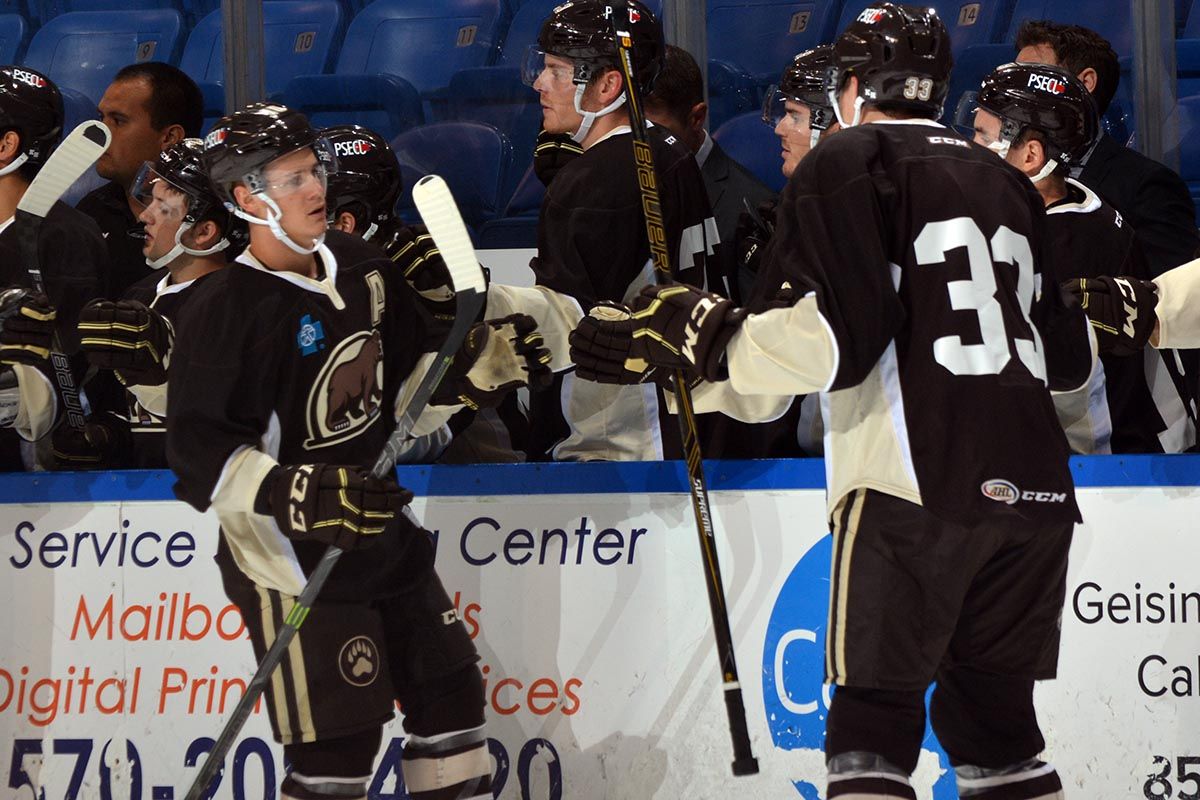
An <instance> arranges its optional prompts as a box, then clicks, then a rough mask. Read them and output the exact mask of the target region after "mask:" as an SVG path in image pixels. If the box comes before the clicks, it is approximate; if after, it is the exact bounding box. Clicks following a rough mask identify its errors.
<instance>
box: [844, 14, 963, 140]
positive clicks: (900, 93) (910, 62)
mask: <svg viewBox="0 0 1200 800" xmlns="http://www.w3.org/2000/svg"><path fill="white" fill-rule="evenodd" d="M953 64H954V59H953V57H952V56H951V54H950V33H949V31H947V30H946V25H945V23H943V22H942V20H941V18H940V17H938V14H937V11H935V10H934V9H932V8H928V7H924V6H920V7H918V6H906V5H896V4H894V3H889V2H879V3H873V4H871V5H870V6H868V7H867V8H866V9H865V10H864V11H863V12H862V13H861V14H859V15H858V16H857V17H856V18H855V20H854V21H853V22H851V23H850V25H849V26H847V27H846V30H845V31H843V32H842V35H841V36H839V37H838V39H837V41H836V42H835V43H834V45H833V65H832V66H831V67H830V69H829V72H828V74H827V77H826V82H825V89H826V93H827V94H828V95H829V100H830V103H831V104H832V106H833V109H834V113H836V114H837V115H838V121H839V122H841V123H842V125H843V126H846V127H851V126H853V125H857V124H858V122H859V120H860V119H861V112H862V105H863V104H864V103H871V104H887V105H888V106H891V107H895V108H903V109H908V110H911V111H914V112H916V113H918V114H921V115H923V116H927V117H930V118H937V117H940V116H941V114H942V106H943V105H944V104H945V102H946V93H947V91H949V87H950V69H951V67H952V66H953ZM850 75H853V76H854V77H856V78H857V79H858V97H857V98H855V111H854V119H853V120H851V121H850V122H846V121H845V120H842V119H841V109H839V108H838V104H837V93H838V92H839V91H840V90H841V88H842V85H843V84H844V83H845V82H846V79H847V77H848V76H850Z"/></svg>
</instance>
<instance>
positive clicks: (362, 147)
mask: <svg viewBox="0 0 1200 800" xmlns="http://www.w3.org/2000/svg"><path fill="white" fill-rule="evenodd" d="M374 149H375V146H374V145H372V144H371V143H370V142H368V141H367V140H366V139H355V140H354V141H353V142H334V143H333V152H334V153H335V154H336V155H337V156H339V157H341V156H365V155H366V154H367V153H369V152H371V151H372V150H374Z"/></svg>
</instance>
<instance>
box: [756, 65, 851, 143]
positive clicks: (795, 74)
mask: <svg viewBox="0 0 1200 800" xmlns="http://www.w3.org/2000/svg"><path fill="white" fill-rule="evenodd" d="M831 66H833V45H828V44H822V45H818V46H816V47H814V48H813V49H811V50H805V51H804V52H803V53H800V54H799V55H797V56H796V57H795V58H793V59H792V63H790V64H788V66H787V69H785V70H784V71H783V75H782V76H781V77H780V79H779V84H778V85H776V86H772V87H771V88H769V89H768V90H767V97H766V100H765V101H764V103H763V122H765V123H767V124H768V125H771V126H774V125H776V124H777V123H778V122H779V119H780V118H781V117H782V116H783V115H784V114H785V113H786V110H785V108H784V103H785V102H786V101H788V100H791V101H792V102H794V103H803V104H804V105H806V106H808V110H809V123H808V125H809V127H810V128H812V129H813V130H814V131H824V130H828V129H829V126H830V125H832V124H833V122H834V119H835V117H834V114H833V106H832V105H830V102H829V93H828V92H827V91H825V79H826V75H827V74H828V72H829V68H830V67H831Z"/></svg>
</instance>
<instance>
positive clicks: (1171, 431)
mask: <svg viewBox="0 0 1200 800" xmlns="http://www.w3.org/2000/svg"><path fill="white" fill-rule="evenodd" d="M1046 233H1047V235H1048V240H1049V253H1050V255H1051V257H1052V258H1053V260H1054V264H1055V270H1056V272H1057V273H1058V276H1059V278H1061V279H1064V280H1065V279H1068V278H1094V277H1097V276H1100V275H1110V276H1117V275H1128V276H1131V277H1134V278H1140V279H1142V280H1150V277H1151V276H1150V269H1149V267H1148V266H1147V264H1146V261H1145V258H1144V257H1143V255H1142V251H1141V249H1140V248H1139V247H1138V245H1137V243H1136V237H1135V234H1134V230H1133V228H1132V227H1130V225H1129V224H1128V222H1127V221H1126V220H1125V219H1123V218H1122V216H1121V215H1120V214H1119V213H1118V212H1117V211H1116V209H1114V208H1113V207H1112V206H1110V205H1108V204H1107V203H1105V202H1103V201H1102V200H1101V199H1100V198H1099V197H1098V196H1097V195H1096V193H1095V192H1093V191H1092V190H1091V189H1089V188H1088V187H1086V186H1084V185H1083V184H1081V183H1078V182H1076V181H1074V180H1070V179H1068V181H1067V196H1066V197H1064V198H1063V199H1062V200H1059V201H1058V202H1056V203H1054V204H1052V205H1050V206H1049V207H1047V209H1046ZM1100 359H1101V361H1102V362H1103V365H1104V384H1105V394H1106V396H1107V398H1108V408H1109V413H1110V415H1111V418H1112V441H1111V445H1112V452H1114V453H1162V452H1174V453H1178V452H1183V451H1184V450H1186V449H1188V448H1190V447H1192V446H1193V445H1194V444H1195V443H1196V424H1195V405H1194V399H1193V398H1192V397H1190V393H1189V391H1188V389H1187V385H1188V384H1187V382H1186V381H1185V379H1184V377H1183V369H1182V366H1181V365H1180V362H1179V357H1178V355H1177V353H1176V351H1174V350H1151V349H1146V350H1145V351H1143V352H1141V353H1138V354H1136V355H1132V356H1115V355H1112V354H1104V355H1102V356H1101V357H1100Z"/></svg>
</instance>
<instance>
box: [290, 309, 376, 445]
mask: <svg viewBox="0 0 1200 800" xmlns="http://www.w3.org/2000/svg"><path fill="white" fill-rule="evenodd" d="M382 384H383V342H382V341H381V340H380V338H379V331H360V332H358V333H356V334H354V335H353V336H351V337H349V338H347V339H346V340H344V341H343V342H341V343H340V344H339V345H338V346H337V347H336V348H335V349H334V351H333V352H332V353H330V355H329V358H328V360H326V362H325V365H324V366H323V367H322V368H321V372H320V373H319V374H318V375H317V380H316V382H315V383H314V384H313V388H312V391H310V392H309V395H308V408H307V410H306V418H307V423H308V438H307V439H305V440H304V447H305V449H307V450H312V449H314V448H317V447H325V446H327V445H331V444H337V443H338V442H344V441H346V440H347V439H350V438H352V437H354V436H356V435H357V434H358V433H359V432H360V431H362V430H363V429H365V428H366V427H367V426H368V425H370V424H371V423H373V422H374V421H375V420H376V419H378V418H379V407H380V404H381V403H382V402H383V387H382Z"/></svg>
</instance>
